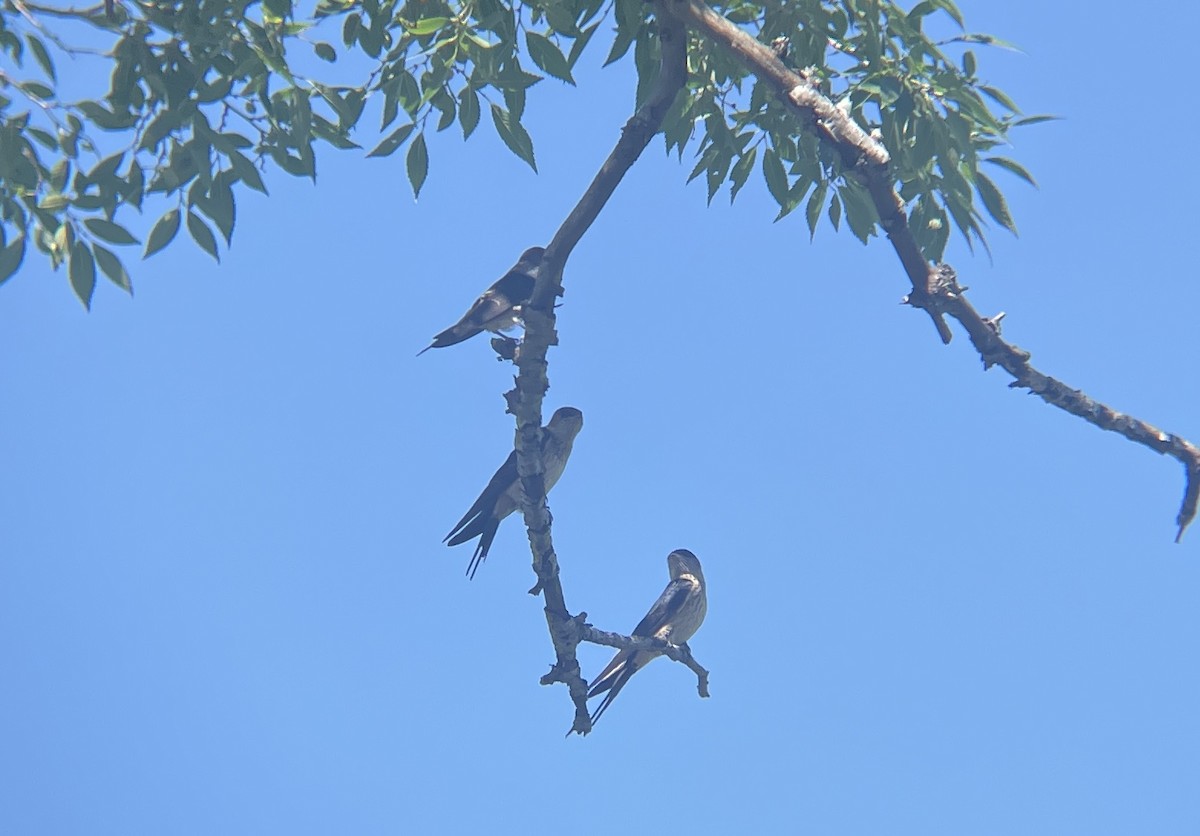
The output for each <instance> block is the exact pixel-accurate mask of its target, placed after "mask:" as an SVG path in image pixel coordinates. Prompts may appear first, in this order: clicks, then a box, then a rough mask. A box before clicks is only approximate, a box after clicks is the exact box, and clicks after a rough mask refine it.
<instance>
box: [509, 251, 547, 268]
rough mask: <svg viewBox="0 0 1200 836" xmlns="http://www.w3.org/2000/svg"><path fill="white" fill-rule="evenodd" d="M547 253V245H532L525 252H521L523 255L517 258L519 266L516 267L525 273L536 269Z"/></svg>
mask: <svg viewBox="0 0 1200 836" xmlns="http://www.w3.org/2000/svg"><path fill="white" fill-rule="evenodd" d="M545 253H546V248H545V247H530V248H529V249H527V250H526V251H525V252H523V253H521V257H520V258H519V259H517V266H516V267H515V268H514V269H516V270H519V271H521V272H523V273H527V272H529V271H530V270H533V269H535V268H536V267H537V266H538V265H539V264H541V263H542V256H543V255H544V254H545Z"/></svg>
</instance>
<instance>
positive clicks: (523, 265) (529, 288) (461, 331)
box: [417, 247, 546, 357]
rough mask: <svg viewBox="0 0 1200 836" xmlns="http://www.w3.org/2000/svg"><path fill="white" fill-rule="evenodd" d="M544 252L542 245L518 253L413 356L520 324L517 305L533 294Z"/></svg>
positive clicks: (519, 306) (519, 307) (526, 300)
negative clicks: (504, 270)
mask: <svg viewBox="0 0 1200 836" xmlns="http://www.w3.org/2000/svg"><path fill="white" fill-rule="evenodd" d="M545 252H546V251H545V249H544V248H542V247H530V248H529V249H527V250H526V251H525V252H523V253H521V257H520V258H519V259H517V263H516V264H514V265H513V266H512V267H511V268H510V269H509V271H508V272H507V273H505V274H504V275H503V276H501V277H500V278H499V279H497V280H496V282H495V284H493V285H492V286H491V287H489V288H488V289H487V290H485V291H484V292H483V295H482V296H480V297H479V298H478V299H476V300H475V304H473V305H471V307H470V309H469V310H467V312H466V313H465V314H463V318H462V319H460V320H459V321H458V322H456V323H454V324H453V325H451V326H450V327H449V328H447V329H446V330H445V331H442V332H441V333H440V334H438V335H437V336H436V337H434V338H433V342H432V343H430V344H429V345H427V346H425V348H423V349H421V350H420V351H418V352H417V356H418V357H420V356H421V355H422V354H424V353H425V352H426V351H428V350H429V349H431V348H445V347H446V346H448V345H456V344H457V343H460V342H462V341H463V340H468V339H470V338H471V337H473V336H475V335H476V334H479V333H482V332H483V331H494V332H496V333H497V334H499V333H500V332H502V331H507V330H508V329H510V328H514V327H516V326H517V325H520V324H521V306H522V305H524V304H526V303H527V302H528V301H529V297H531V296H532V295H533V286H534V283H535V282H536V281H537V270H538V266H539V265H540V264H541V263H542V254H543V253H545Z"/></svg>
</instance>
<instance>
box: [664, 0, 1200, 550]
mask: <svg viewBox="0 0 1200 836" xmlns="http://www.w3.org/2000/svg"><path fill="white" fill-rule="evenodd" d="M670 2H671V6H672V10H673V11H674V12H675V13H676V14H677V15H678V16H679V17H681V18H682V19H683V20H684V21H686V23H687V24H688V25H689V26H691V27H693V28H695V29H696V30H698V31H699V32H701V33H702V34H703V35H704V36H705V37H707V38H708V39H710V40H711V41H713V42H715V43H717V44H718V45H720V46H721V47H723V48H725V49H727V50H728V51H729V52H730V53H731V54H732V55H733V56H734V57H735V58H736V59H737V60H738V61H739V62H740V63H741V64H742V66H743V67H745V68H746V69H747V70H748V71H749V72H751V73H753V74H754V75H755V76H757V77H758V78H759V79H761V80H762V81H764V82H766V83H767V84H769V85H771V86H772V87H773V88H774V90H775V93H776V95H777V96H778V97H779V99H780V101H781V102H783V103H784V104H785V105H786V106H787V107H788V108H789V109H790V110H791V111H792V112H793V113H795V114H796V115H797V116H798V117H799V118H800V120H801V124H802V125H803V126H804V127H805V128H807V129H808V130H811V131H813V132H814V133H815V134H816V135H817V136H818V137H819V138H820V139H822V140H823V141H825V142H827V143H828V144H829V145H830V146H831V147H833V148H834V149H836V150H837V152H838V154H839V156H840V157H841V159H842V162H843V163H844V165H845V167H846V169H847V171H848V173H849V174H850V176H854V177H856V178H857V179H858V180H859V181H860V182H861V183H862V184H863V185H864V186H865V187H866V189H867V191H868V192H869V193H870V195H871V202H872V203H873V204H874V206H875V210H876V212H878V214H879V218H880V225H881V226H882V227H883V230H884V231H885V232H886V233H887V236H888V240H889V241H890V242H891V244H892V248H893V249H895V251H896V255H897V256H899V258H900V263H901V264H902V265H903V266H904V271H905V273H906V274H907V275H908V278H909V281H910V282H911V284H912V293H911V294H909V295H908V296H906V297H905V299H904V301H905V302H906V303H907V304H910V305H912V306H913V307H914V308H919V309H921V310H923V311H925V312H926V313H927V314H929V316H930V317H931V318H932V319H933V322H934V325H935V326H936V327H937V330H938V334H939V336H940V337H941V339H942V342H943V343H949V342H950V338H951V333H950V329H949V327H948V326H947V324H946V321H945V316H950V317H953V318H954V319H956V320H957V321H958V322H959V323H960V324H961V325H962V326H963V328H965V329H966V331H967V336H968V337H969V338H970V340H971V344H972V345H973V346H975V350H976V351H978V352H979V356H980V357H981V358H982V359H983V364H984V368H985V369H986V368H989V367H991V366H993V365H997V366H1000V367H1001V368H1003V369H1004V370H1005V371H1006V372H1008V373H1009V374H1010V375H1012V376H1013V378H1014V380H1013V382H1012V383H1010V384H1009V386H1010V387H1012V388H1022V389H1028V390H1029V391H1030V392H1032V393H1033V394H1035V395H1037V396H1038V397H1040V398H1041V399H1042V400H1044V401H1046V403H1048V404H1051V405H1053V406H1057V407H1058V408H1059V409H1063V410H1065V411H1067V412H1069V413H1071V414H1072V415H1077V416H1079V417H1080V418H1083V419H1084V420H1085V421H1087V422H1088V423H1091V424H1094V425H1096V426H1097V427H1099V428H1100V429H1103V430H1111V431H1113V432H1116V433H1120V434H1121V435H1123V436H1124V437H1125V438H1127V439H1129V440H1130V441H1133V442H1135V443H1137V444H1141V445H1143V446H1145V447H1149V448H1150V449H1151V450H1154V451H1155V452H1156V453H1162V454H1164V455H1168V456H1171V457H1172V458H1174V459H1176V460H1178V461H1179V462H1180V463H1181V464H1182V465H1183V467H1184V473H1185V478H1186V487H1185V490H1184V497H1183V503H1182V505H1181V507H1180V509H1179V515H1178V516H1177V517H1176V523H1177V524H1178V526H1179V530H1178V533H1177V535H1176V537H1175V542H1179V540H1180V538H1182V537H1183V532H1184V530H1185V529H1186V528H1187V526H1188V524H1189V523H1191V521H1192V520H1193V519H1194V518H1195V516H1196V510H1197V504H1198V502H1200V449H1197V448H1196V446H1195V445H1193V444H1192V443H1190V442H1189V441H1187V440H1186V439H1183V438H1181V437H1179V436H1177V435H1172V434H1171V433H1166V432H1163V431H1162V430H1160V429H1158V428H1157V427H1154V426H1152V425H1150V424H1147V423H1146V422H1144V421H1141V420H1138V419H1136V418H1133V417H1132V416H1129V415H1125V414H1124V413H1121V412H1117V411H1116V410H1114V409H1111V408H1110V407H1108V406H1105V405H1104V404H1102V403H1099V402H1097V401H1095V400H1093V399H1092V398H1090V397H1088V396H1087V395H1085V394H1084V393H1083V392H1080V391H1079V390H1076V389H1071V388H1070V387H1068V386H1066V385H1065V384H1063V383H1062V382H1060V381H1058V380H1055V379H1054V378H1052V377H1050V376H1048V375H1046V374H1043V373H1042V372H1040V371H1038V370H1037V369H1035V368H1034V367H1033V366H1031V365H1030V363H1029V360H1030V356H1031V355H1030V354H1029V353H1028V352H1026V351H1022V350H1021V349H1019V348H1017V347H1016V346H1014V345H1012V344H1010V343H1007V342H1005V341H1004V340H1002V339H1001V338H1000V329H999V318H998V317H997V318H992V319H985V318H984V317H981V316H980V315H979V313H978V312H977V311H976V310H975V309H974V308H973V307H972V306H971V304H970V303H969V302H968V301H967V299H966V296H965V295H964V292H963V288H962V287H960V286H959V285H958V282H957V280H956V277H955V274H954V270H953V269H952V268H950V267H949V266H947V265H941V266H939V267H936V268H935V267H933V266H931V265H930V264H929V262H928V261H926V260H925V257H924V255H923V254H922V253H921V248H920V247H919V246H918V245H917V242H916V239H915V238H914V237H913V234H912V230H911V229H910V228H909V225H908V216H907V214H906V213H905V211H904V202H903V201H902V200H901V198H900V196H899V195H898V194H897V193H896V188H895V183H894V181H893V179H892V176H891V172H890V170H889V163H890V157H889V155H888V152H887V149H886V148H884V147H883V145H882V144H881V143H880V142H878V141H876V140H874V139H872V138H871V136H870V135H868V134H867V133H866V131H864V130H863V129H862V127H860V126H859V125H858V123H856V122H855V121H854V120H853V119H852V118H851V117H850V115H849V114H848V113H845V112H844V111H842V110H840V109H839V108H838V107H837V106H836V105H835V104H834V103H833V102H832V101H830V99H829V98H827V97H826V96H824V95H823V94H822V93H821V92H820V90H819V89H818V88H817V86H816V85H815V84H813V83H812V82H811V81H810V80H809V79H808V78H805V77H804V76H803V75H800V74H798V73H796V72H794V71H793V70H791V69H789V68H788V67H787V66H786V65H784V64H783V62H782V61H780V60H779V58H778V57H777V56H776V55H775V53H774V52H772V50H771V49H770V47H768V46H767V45H766V44H762V43H759V42H758V41H756V40H755V39H754V38H753V37H752V36H751V35H750V34H748V33H747V32H745V31H744V30H742V29H740V28H738V26H737V25H736V24H734V23H732V22H730V21H729V20H727V19H725V18H724V17H722V16H720V15H719V14H717V13H716V12H714V11H713V10H712V9H710V8H709V7H708V6H706V5H704V4H703V3H701V2H699V0H670Z"/></svg>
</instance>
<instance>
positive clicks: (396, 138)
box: [367, 124, 417, 157]
mask: <svg viewBox="0 0 1200 836" xmlns="http://www.w3.org/2000/svg"><path fill="white" fill-rule="evenodd" d="M415 127H417V126H416V125H415V124H409V125H401V126H400V127H398V128H396V130H394V131H392V132H391V133H390V134H388V136H387V138H386V139H385V140H384V141H383V142H381V143H379V144H378V145H376V146H375V148H374V149H373V150H372V151H371V153H369V154H367V156H368V157H387V156H390V155H391V154H394V153H395V152H396V149H397V148H399V147H400V146H401V145H403V144H404V140H406V139H408V135H409V134H411V133H412V132H413V129H414V128H415Z"/></svg>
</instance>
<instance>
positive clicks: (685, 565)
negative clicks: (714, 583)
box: [667, 549, 704, 583]
mask: <svg viewBox="0 0 1200 836" xmlns="http://www.w3.org/2000/svg"><path fill="white" fill-rule="evenodd" d="M667 569H668V571H670V573H671V580H678V579H679V578H680V577H682V576H684V575H694V576H695V577H696V579H697V580H699V581H700V582H701V583H704V572H703V571H702V570H701V569H700V561H699V559H698V558H697V557H696V555H694V554H692V553H691V552H690V551H688V550H687V549H676V550H675V551H673V552H671V553H670V554H669V555H667Z"/></svg>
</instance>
